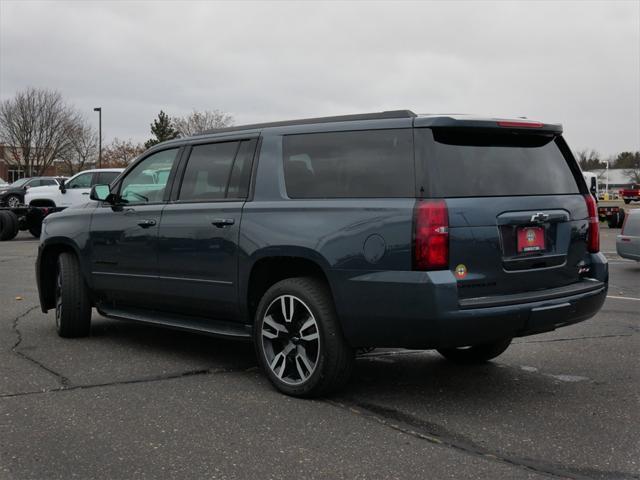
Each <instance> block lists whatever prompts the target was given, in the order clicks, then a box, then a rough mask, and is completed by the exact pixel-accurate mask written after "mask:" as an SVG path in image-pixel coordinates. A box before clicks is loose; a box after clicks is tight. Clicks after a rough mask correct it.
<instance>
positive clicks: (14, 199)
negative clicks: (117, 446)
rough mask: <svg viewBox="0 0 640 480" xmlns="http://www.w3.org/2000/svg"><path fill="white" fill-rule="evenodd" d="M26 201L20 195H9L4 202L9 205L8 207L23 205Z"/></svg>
mask: <svg viewBox="0 0 640 480" xmlns="http://www.w3.org/2000/svg"><path fill="white" fill-rule="evenodd" d="M23 202H24V200H23V199H22V198H20V196H19V195H9V196H7V198H5V199H4V203H5V204H6V205H7V207H12V208H14V207H17V206H18V205H21V204H22V203H23Z"/></svg>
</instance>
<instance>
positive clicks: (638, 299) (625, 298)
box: [607, 295, 640, 302]
mask: <svg viewBox="0 0 640 480" xmlns="http://www.w3.org/2000/svg"><path fill="white" fill-rule="evenodd" d="M607 298H614V299H616V300H635V301H636V302H640V298H635V297H618V296H615V295H607Z"/></svg>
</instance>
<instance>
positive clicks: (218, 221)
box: [211, 218, 236, 228]
mask: <svg viewBox="0 0 640 480" xmlns="http://www.w3.org/2000/svg"><path fill="white" fill-rule="evenodd" d="M234 223H236V221H235V220H234V219H233V218H214V219H213V220H211V225H214V226H216V227H218V228H224V227H226V226H227V225H233V224H234Z"/></svg>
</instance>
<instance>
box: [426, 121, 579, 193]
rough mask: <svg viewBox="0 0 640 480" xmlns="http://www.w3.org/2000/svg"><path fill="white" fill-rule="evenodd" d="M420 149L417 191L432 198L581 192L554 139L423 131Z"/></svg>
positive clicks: (459, 131) (463, 131)
mask: <svg viewBox="0 0 640 480" xmlns="http://www.w3.org/2000/svg"><path fill="white" fill-rule="evenodd" d="M416 148H417V152H418V158H419V159H420V161H419V164H420V170H421V171H420V172H419V175H418V189H424V192H425V194H426V195H428V196H431V197H484V196H514V195H556V194H574V193H579V188H578V184H577V182H576V180H575V177H574V175H573V172H572V171H571V168H570V167H569V164H568V163H567V159H566V158H565V157H564V155H563V153H562V151H561V149H560V146H559V145H558V143H557V141H556V140H555V139H554V138H553V137H550V136H545V135H531V134H521V133H520V134H516V133H510V132H505V133H502V132H500V133H495V132H487V131H469V130H460V129H428V128H420V129H416Z"/></svg>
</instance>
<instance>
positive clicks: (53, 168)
mask: <svg viewBox="0 0 640 480" xmlns="http://www.w3.org/2000/svg"><path fill="white" fill-rule="evenodd" d="M12 159H13V152H12V151H11V149H10V148H9V147H8V146H7V145H5V144H0V178H1V179H3V180H4V181H6V182H8V183H12V182H15V181H16V180H18V179H19V178H23V177H27V176H30V175H32V173H31V172H25V171H24V170H22V169H20V168H16V167H15V166H13V165H12V164H13V163H15V162H12V161H11V160H12ZM64 171H65V168H64V163H63V162H61V161H58V160H54V162H53V163H52V164H51V165H50V166H49V167H47V169H46V170H45V171H44V173H43V175H50V176H59V175H64Z"/></svg>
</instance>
